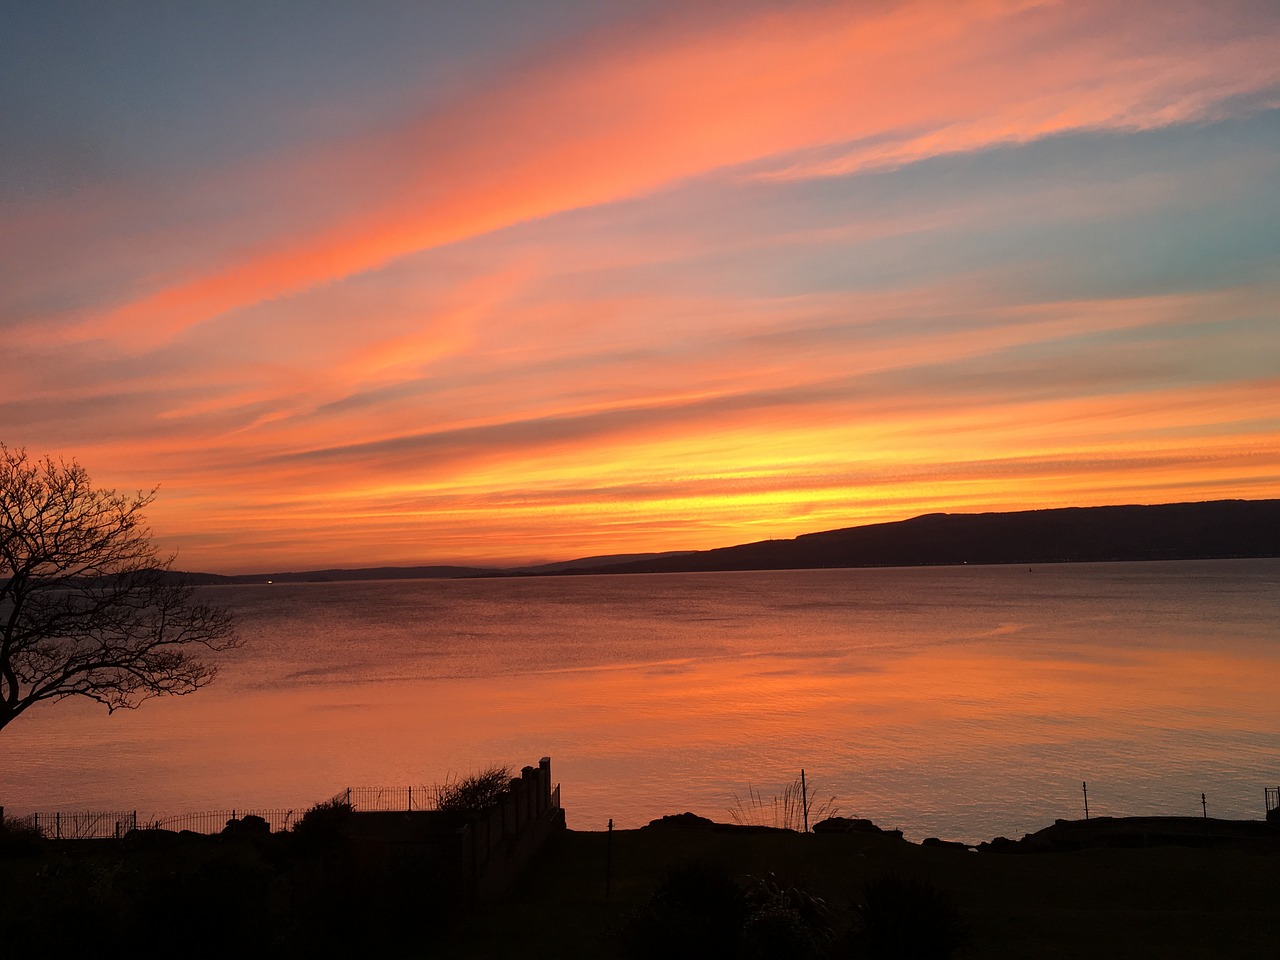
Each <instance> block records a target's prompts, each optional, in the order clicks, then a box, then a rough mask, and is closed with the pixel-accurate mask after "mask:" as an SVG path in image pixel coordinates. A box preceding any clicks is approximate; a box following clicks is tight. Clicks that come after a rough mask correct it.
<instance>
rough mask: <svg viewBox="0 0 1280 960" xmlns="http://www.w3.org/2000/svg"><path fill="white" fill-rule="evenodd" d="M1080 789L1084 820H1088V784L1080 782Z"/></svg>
mask: <svg viewBox="0 0 1280 960" xmlns="http://www.w3.org/2000/svg"><path fill="white" fill-rule="evenodd" d="M1080 789H1081V790H1083V791H1084V818H1085V819H1086V820H1088V819H1089V784H1087V783H1085V782H1084V781H1083V780H1081V781H1080Z"/></svg>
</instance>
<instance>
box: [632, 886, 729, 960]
mask: <svg viewBox="0 0 1280 960" xmlns="http://www.w3.org/2000/svg"><path fill="white" fill-rule="evenodd" d="M750 909H751V908H750V904H748V902H747V898H746V895H745V892H744V890H743V887H742V884H741V883H739V882H738V880H737V879H735V878H734V877H733V876H732V875H731V874H730V873H728V871H726V870H725V869H724V868H722V867H719V866H713V865H710V864H706V863H689V864H682V865H678V866H674V867H671V868H670V869H669V870H668V871H667V875H666V876H665V877H664V878H663V879H662V881H661V882H659V884H658V885H657V887H656V888H655V889H654V891H653V893H652V894H651V895H650V897H649V900H648V902H647V903H646V904H645V905H644V907H643V908H641V910H640V911H639V912H637V913H636V914H635V916H633V917H632V919H631V921H630V922H629V923H628V925H627V929H626V930H625V931H624V934H623V940H624V942H623V953H624V955H625V956H626V957H629V958H635V960H639V958H649V957H663V958H670V960H686V958H688V960H717V958H721V960H731V958H735V957H737V956H738V944H739V940H740V939H741V936H742V927H743V923H744V922H745V921H746V919H747V916H748V914H749V913H750Z"/></svg>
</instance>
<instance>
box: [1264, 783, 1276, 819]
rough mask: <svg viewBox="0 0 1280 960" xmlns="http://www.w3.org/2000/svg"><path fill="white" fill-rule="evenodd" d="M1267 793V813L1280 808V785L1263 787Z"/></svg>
mask: <svg viewBox="0 0 1280 960" xmlns="http://www.w3.org/2000/svg"><path fill="white" fill-rule="evenodd" d="M1262 789H1263V790H1264V791H1265V793H1266V804H1267V813H1270V812H1271V811H1272V810H1276V809H1280V787H1263V788H1262Z"/></svg>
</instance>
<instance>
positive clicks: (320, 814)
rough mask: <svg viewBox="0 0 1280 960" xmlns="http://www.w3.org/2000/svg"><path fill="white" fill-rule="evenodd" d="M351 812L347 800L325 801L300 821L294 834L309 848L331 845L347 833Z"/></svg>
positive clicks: (305, 814)
mask: <svg viewBox="0 0 1280 960" xmlns="http://www.w3.org/2000/svg"><path fill="white" fill-rule="evenodd" d="M351 812H352V807H351V804H350V803H348V802H347V801H346V800H339V799H338V798H336V797H335V798H334V799H332V800H323V801H321V802H320V803H317V804H316V805H315V806H314V807H312V808H311V809H309V810H308V811H307V812H306V813H304V814H303V815H302V816H301V817H300V818H299V819H298V822H297V823H295V824H294V825H293V831H292V833H293V834H294V836H296V837H298V838H299V839H300V840H302V841H303V842H304V844H305V845H307V846H315V845H320V846H323V845H327V844H331V843H333V842H335V841H336V840H337V839H338V838H339V837H341V836H342V835H343V834H344V833H345V831H346V827H347V823H348V822H349V821H350V819H351Z"/></svg>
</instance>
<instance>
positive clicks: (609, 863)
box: [604, 817, 613, 900]
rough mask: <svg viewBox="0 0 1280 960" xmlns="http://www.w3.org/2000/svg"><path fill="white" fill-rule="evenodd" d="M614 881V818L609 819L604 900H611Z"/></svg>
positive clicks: (605, 857) (605, 854)
mask: <svg viewBox="0 0 1280 960" xmlns="http://www.w3.org/2000/svg"><path fill="white" fill-rule="evenodd" d="M612 881H613V817H610V818H609V837H608V839H607V840H606V841H605V848H604V898H605V899H606V900H608V899H609V887H610V886H611V884H612Z"/></svg>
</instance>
